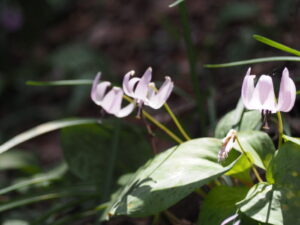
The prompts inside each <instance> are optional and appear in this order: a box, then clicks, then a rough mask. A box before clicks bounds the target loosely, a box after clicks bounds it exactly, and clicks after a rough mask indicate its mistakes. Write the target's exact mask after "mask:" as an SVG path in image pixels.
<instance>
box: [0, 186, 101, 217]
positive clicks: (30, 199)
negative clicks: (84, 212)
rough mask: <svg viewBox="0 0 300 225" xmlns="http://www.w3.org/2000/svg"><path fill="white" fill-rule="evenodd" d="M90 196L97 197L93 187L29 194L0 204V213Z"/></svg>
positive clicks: (76, 187) (77, 187)
mask: <svg viewBox="0 0 300 225" xmlns="http://www.w3.org/2000/svg"><path fill="white" fill-rule="evenodd" d="M81 196H84V197H85V196H91V197H93V198H95V196H97V192H96V188H95V186H87V185H81V186H75V187H68V188H64V189H60V190H55V191H53V190H52V191H47V192H43V193H38V194H31V195H28V196H22V197H21V198H16V199H9V200H8V201H6V202H0V212H4V211H7V210H11V209H14V208H18V207H21V206H25V205H29V204H33V203H36V202H41V201H47V200H51V199H57V198H63V197H81Z"/></svg>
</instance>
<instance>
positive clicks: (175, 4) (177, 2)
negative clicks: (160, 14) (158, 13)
mask: <svg viewBox="0 0 300 225" xmlns="http://www.w3.org/2000/svg"><path fill="white" fill-rule="evenodd" d="M183 1H184V0H177V1H175V2H173V3H172V4H171V5H169V7H174V6H177V5H179V4H180V3H181V2H183Z"/></svg>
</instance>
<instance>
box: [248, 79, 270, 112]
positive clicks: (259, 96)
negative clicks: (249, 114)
mask: <svg viewBox="0 0 300 225" xmlns="http://www.w3.org/2000/svg"><path fill="white" fill-rule="evenodd" d="M248 106H249V109H257V110H270V111H271V112H272V113H275V112H276V103H275V94H274V87H273V81H272V78H271V77H270V76H267V75H262V76H261V77H260V78H259V80H258V82H257V84H256V87H255V88H254V91H253V95H252V98H251V101H250V102H249V105H248Z"/></svg>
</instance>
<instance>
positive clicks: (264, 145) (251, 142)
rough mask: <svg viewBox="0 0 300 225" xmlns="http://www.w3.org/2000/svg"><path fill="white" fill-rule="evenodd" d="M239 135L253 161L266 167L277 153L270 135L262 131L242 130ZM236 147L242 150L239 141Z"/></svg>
mask: <svg viewBox="0 0 300 225" xmlns="http://www.w3.org/2000/svg"><path fill="white" fill-rule="evenodd" d="M237 136H238V138H239V141H240V143H241V145H242V147H243V149H244V150H245V152H246V153H248V154H249V156H251V158H252V160H253V163H254V164H255V165H257V166H258V167H260V168H262V169H266V168H267V167H268V165H269V163H270V161H271V159H272V156H273V154H274V153H275V146H274V144H273V141H272V139H271V138H270V136H269V135H268V134H267V133H265V132H262V131H241V132H238V134H237ZM234 148H235V149H238V150H240V146H239V145H238V143H237V142H235V145H234ZM240 151H241V150H240Z"/></svg>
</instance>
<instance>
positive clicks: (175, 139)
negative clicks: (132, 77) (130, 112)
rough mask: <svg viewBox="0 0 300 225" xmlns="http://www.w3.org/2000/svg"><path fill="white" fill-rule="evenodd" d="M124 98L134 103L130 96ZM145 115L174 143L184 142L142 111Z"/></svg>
mask: <svg viewBox="0 0 300 225" xmlns="http://www.w3.org/2000/svg"><path fill="white" fill-rule="evenodd" d="M123 98H124V99H125V100H127V101H128V102H133V100H132V99H131V98H129V97H128V96H126V95H124V96H123ZM142 113H143V115H144V116H145V117H146V118H147V119H148V120H149V121H150V122H152V123H153V124H155V125H156V126H157V127H159V128H160V129H161V130H163V131H164V132H165V133H166V134H167V135H169V137H171V138H172V139H173V140H174V141H176V142H177V143H179V144H180V143H183V141H182V140H181V139H180V138H179V137H178V136H177V135H176V134H174V133H173V132H172V131H170V130H169V129H168V128H167V127H166V126H165V125H163V124H162V123H160V122H159V121H158V120H156V119H155V118H154V117H152V116H151V115H150V114H149V113H147V112H146V111H145V110H142Z"/></svg>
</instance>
